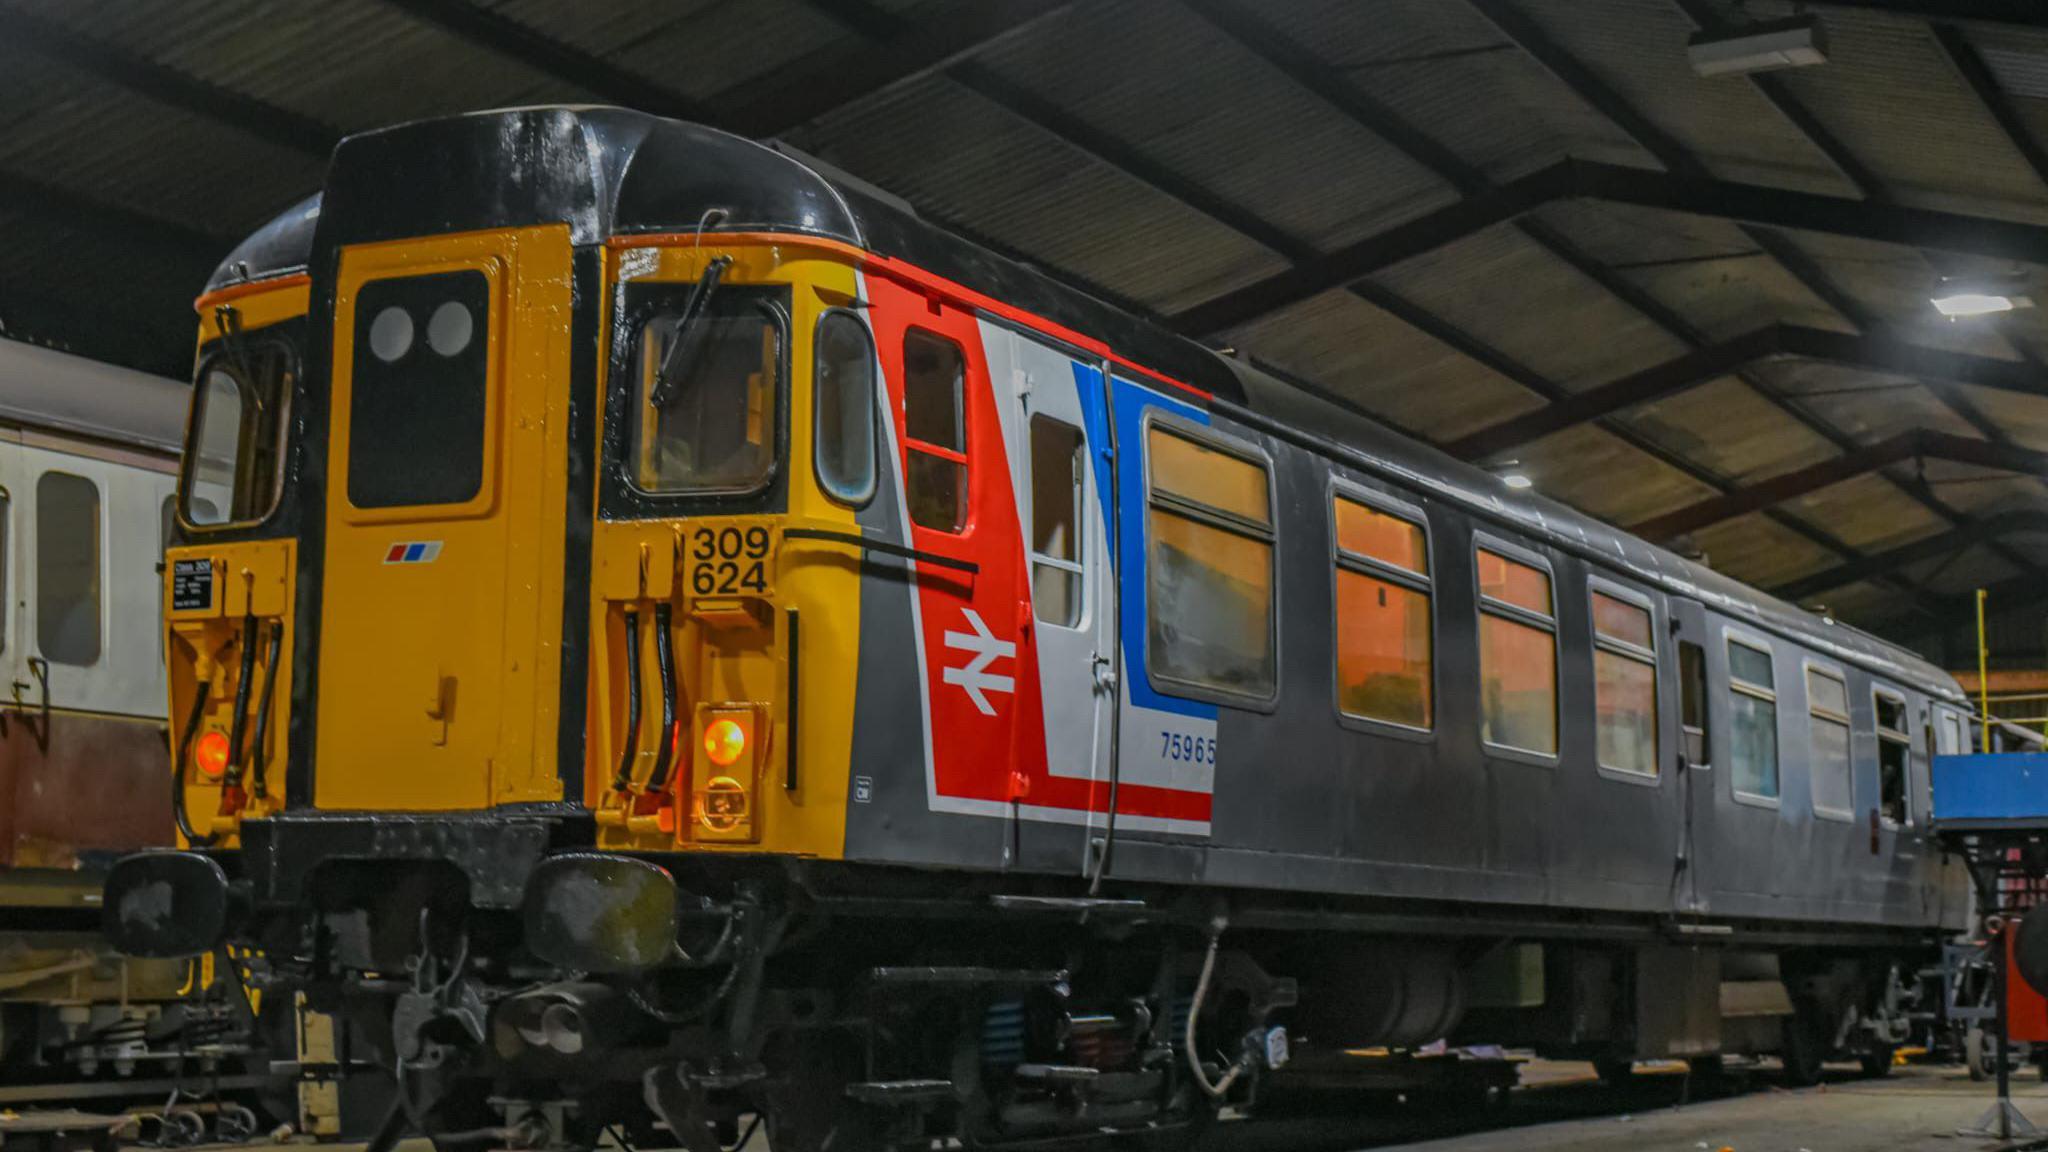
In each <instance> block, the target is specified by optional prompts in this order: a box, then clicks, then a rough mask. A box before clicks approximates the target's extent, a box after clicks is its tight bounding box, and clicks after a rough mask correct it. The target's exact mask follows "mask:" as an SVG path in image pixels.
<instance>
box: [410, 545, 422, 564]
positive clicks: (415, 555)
mask: <svg viewBox="0 0 2048 1152" xmlns="http://www.w3.org/2000/svg"><path fill="white" fill-rule="evenodd" d="M426 554H427V546H426V545H425V544H408V545H406V546H405V562H406V563H407V564H417V563H418V562H419V558H420V557H422V556H424V555H426Z"/></svg>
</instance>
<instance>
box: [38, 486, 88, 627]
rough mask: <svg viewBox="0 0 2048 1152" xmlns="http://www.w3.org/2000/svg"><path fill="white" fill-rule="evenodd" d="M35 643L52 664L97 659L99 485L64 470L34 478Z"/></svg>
mask: <svg viewBox="0 0 2048 1152" xmlns="http://www.w3.org/2000/svg"><path fill="white" fill-rule="evenodd" d="M36 647H37V648H38V649H40V650H41V652H42V655H43V658H44V659H46V660H48V661H50V662H51V663H53V664H70V665H74V666H77V667H86V666H88V665H92V664H97V663H99V659H100V490H99V486H98V485H96V484H94V483H93V482H92V481H90V480H88V479H86V478H85V477H83V476H73V475H71V474H70V473H68V472H45V473H43V475H42V477H41V478H40V479H38V480H37V481H36Z"/></svg>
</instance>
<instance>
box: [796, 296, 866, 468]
mask: <svg viewBox="0 0 2048 1152" xmlns="http://www.w3.org/2000/svg"><path fill="white" fill-rule="evenodd" d="M811 355H812V359H813V362H814V363H815V364H816V376H817V384H816V388H815V390H814V394H813V396H812V403H813V405H815V408H814V411H813V416H814V419H813V421H812V437H813V440H814V442H815V451H814V453H813V455H814V458H815V460H816V462H817V468H818V483H819V485H820V486H822V487H823V488H824V489H825V492H826V493H827V494H828V495H830V496H831V497H832V498H833V499H835V500H838V501H840V502H841V503H844V504H854V505H859V504H865V503H867V502H868V500H869V499H870V498H871V497H873V496H874V494H875V345H874V342H873V341H871V340H870V339H869V338H868V329H867V325H865V324H862V323H861V322H860V319H859V318H858V317H856V316H855V315H854V314H853V313H851V312H843V311H838V310H836V309H835V310H834V311H831V312H827V313H825V315H824V316H823V317H822V318H821V319H820V320H819V321H818V335H817V339H816V341H815V346H814V347H813V349H812V352H811Z"/></svg>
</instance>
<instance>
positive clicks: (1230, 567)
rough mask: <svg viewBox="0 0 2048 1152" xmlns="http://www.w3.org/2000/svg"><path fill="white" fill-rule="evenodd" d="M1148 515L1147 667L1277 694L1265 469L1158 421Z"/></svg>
mask: <svg viewBox="0 0 2048 1152" xmlns="http://www.w3.org/2000/svg"><path fill="white" fill-rule="evenodd" d="M1145 443H1146V449H1147V454H1148V456H1149V458H1150V460H1151V464H1152V470H1151V482H1150V488H1151V508H1150V510H1149V514H1148V515H1147V516H1146V535H1147V551H1146V604H1145V613H1146V640H1145V651H1146V656H1145V660H1146V667H1147V668H1148V669H1150V671H1151V674H1152V675H1153V676H1154V677H1155V678H1158V679H1162V680H1166V681H1173V682H1178V683H1180V684H1184V685H1188V686H1192V687H1196V688H1202V689H1208V690H1210V691H1215V692H1223V693H1229V694H1232V695H1241V696H1250V697H1254V698H1259V699H1264V698H1267V697H1270V696H1271V695H1272V694H1273V689H1274V685H1275V682H1276V681H1275V677H1276V675H1277V671H1276V668H1275V649H1276V645H1275V644H1274V642H1273V530H1272V528H1271V527H1270V526H1269V525H1270V524H1271V520H1272V517H1271V515H1270V513H1269V512H1268V510H1267V505H1266V470H1265V468H1264V467H1263V466H1261V465H1259V464H1255V463H1253V462H1251V461H1249V460H1246V459H1244V458H1243V457H1240V456H1236V455H1232V454H1230V453H1228V452H1224V451H1222V450H1220V449H1216V448H1210V447H1208V446H1206V445H1203V444H1198V443H1196V442H1194V441H1193V440H1190V439H1188V437H1187V436H1186V435H1183V434H1181V433H1177V432H1173V431H1170V430H1168V429H1166V428H1164V427H1154V428H1152V429H1150V430H1149V432H1148V433H1147V434H1146V437H1145Z"/></svg>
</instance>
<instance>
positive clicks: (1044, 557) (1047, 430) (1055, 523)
mask: <svg viewBox="0 0 2048 1152" xmlns="http://www.w3.org/2000/svg"><path fill="white" fill-rule="evenodd" d="M1081 451H1082V446H1081V430H1080V429H1079V428H1076V427H1074V426H1073V425H1072V424H1068V423H1066V422H1064V421H1061V420H1055V419H1053V418H1052V417H1050V416H1044V415H1037V416H1033V417H1032V418H1031V603H1032V605H1033V607H1034V609H1035V610H1036V612H1037V613H1038V618H1039V619H1040V620H1043V621H1045V622H1046V623H1048V624H1057V625H1059V626H1060V627H1062V628H1072V627H1074V626H1076V625H1078V624H1079V623H1080V622H1081V596H1082V588H1081V523H1082V520H1083V517H1082V515H1081V478H1082V477H1083V476H1084V475H1085V472H1084V471H1083V464H1082V456H1081Z"/></svg>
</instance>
